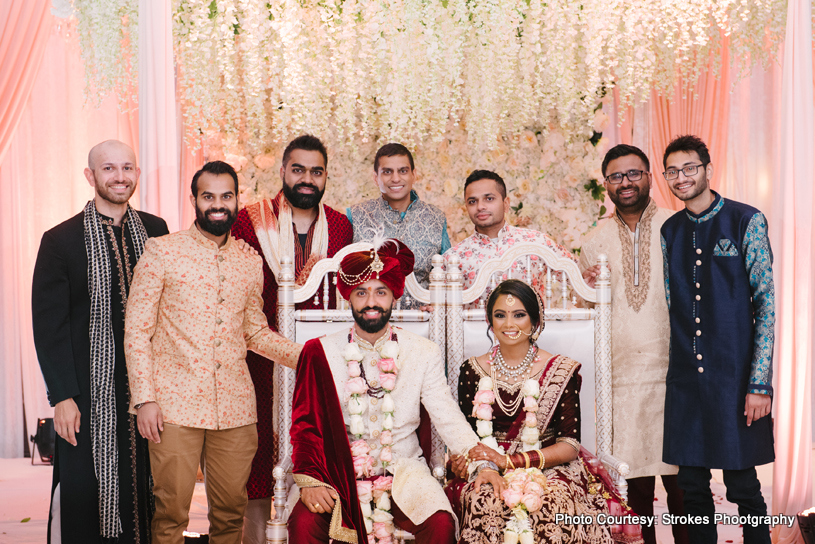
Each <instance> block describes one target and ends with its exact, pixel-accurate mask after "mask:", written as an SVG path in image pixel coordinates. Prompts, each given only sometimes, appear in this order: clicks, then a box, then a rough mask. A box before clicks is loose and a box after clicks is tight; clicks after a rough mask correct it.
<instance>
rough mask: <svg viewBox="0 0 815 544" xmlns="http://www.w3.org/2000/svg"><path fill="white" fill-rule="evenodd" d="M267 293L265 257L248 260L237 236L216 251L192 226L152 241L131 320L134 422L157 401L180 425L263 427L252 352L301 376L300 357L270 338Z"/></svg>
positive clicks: (128, 348)
mask: <svg viewBox="0 0 815 544" xmlns="http://www.w3.org/2000/svg"><path fill="white" fill-rule="evenodd" d="M262 289H263V270H262V261H261V257H260V256H259V255H249V254H246V253H244V252H243V251H242V250H241V249H239V248H238V246H237V245H236V244H235V242H234V240H233V238H232V236H230V237H229V238H228V239H227V241H226V243H225V244H224V245H223V246H222V247H218V245H217V244H216V243H215V242H213V241H212V240H210V239H208V238H206V237H205V236H204V235H203V234H201V232H200V231H199V230H198V228H197V227H196V226H195V225H194V224H193V226H192V227H191V228H190V229H189V230H185V231H180V232H176V233H174V234H169V235H167V236H162V237H160V238H151V239H150V240H148V241H147V244H146V245H145V247H144V254H143V255H142V258H141V259H139V263H138V265H136V269H135V271H134V274H133V285H132V287H131V289H130V297H129V298H128V301H127V315H126V317H125V338H124V343H125V357H126V359H127V374H128V378H129V380H130V392H131V399H130V406H131V412H132V413H135V412H134V407H135V406H136V405H137V404H141V403H144V402H148V401H155V402H157V403H158V405H159V407H160V408H161V411H162V415H163V417H164V421H166V422H168V423H173V424H175V425H182V426H185V427H196V428H199V429H231V428H233V427H241V426H243V425H249V424H252V423H255V421H257V411H256V406H255V389H254V387H253V385H252V378H251V376H250V375H249V369H248V368H247V366H246V350H247V349H251V350H252V351H255V352H257V353H259V354H261V355H263V356H264V357H266V358H268V359H271V360H273V361H275V362H276V363H279V364H283V365H286V366H289V367H292V368H294V366H295V365H296V364H297V358H298V356H299V355H300V351H301V349H302V346H300V345H299V344H295V343H294V342H291V341H289V340H286V339H285V338H283V337H282V336H280V335H279V334H277V333H275V332H272V331H271V330H270V329H269V326H268V325H267V323H266V316H265V315H264V314H263V301H262V300H261V296H260V293H261V290H262ZM269 364H271V363H269Z"/></svg>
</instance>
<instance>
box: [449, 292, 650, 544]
mask: <svg viewBox="0 0 815 544" xmlns="http://www.w3.org/2000/svg"><path fill="white" fill-rule="evenodd" d="M542 317H543V304H542V302H541V300H540V298H539V297H538V296H537V295H536V293H535V292H534V291H533V290H532V289H531V288H530V287H529V286H528V285H527V284H526V283H524V282H522V281H518V280H508V281H504V282H503V283H501V284H499V285H498V287H497V288H496V289H495V290H494V291H493V292H492V293H491V294H490V297H489V299H488V301H487V320H488V321H489V324H490V331H491V332H492V334H493V335H494V337H495V339H496V341H497V345H496V346H495V347H494V348H493V349H491V350H490V352H489V353H486V354H484V355H481V356H479V357H472V358H470V359H469V360H467V361H465V362H464V363H463V365H462V368H461V374H460V378H459V384H458V398H459V405H460V407H461V410H462V411H463V412H464V415H465V416H467V419H468V421H469V423H470V425H472V427H473V428H474V429H475V430H476V432H477V433H478V435H479V436H480V437H481V441H482V443H484V444H486V445H488V446H490V447H491V448H492V450H493V451H491V452H490V453H488V457H489V460H490V461H491V462H492V463H494V464H495V465H496V466H497V468H499V469H500V471H501V472H502V474H503V475H504V480H505V483H506V487H502V488H501V489H493V488H492V487H491V486H487V485H483V486H482V485H478V486H476V485H475V483H467V481H466V480H465V479H463V477H466V465H465V463H466V461H467V458H466V456H454V457H453V462H452V469H453V472H454V473H455V474H456V475H457V476H458V478H456V479H455V480H452V481H451V482H450V483H448V485H447V488H446V492H447V494H448V497H449V498H450V502H451V503H452V505H453V507H454V508H456V509H459V512H457V513H458V515H459V519H460V520H461V539H460V541H459V542H460V543H468V544H470V543H472V544H495V543H502V542H508V543H514V542H518V541H520V542H522V543H526V542H530V543H531V542H535V543H541V542H558V543H561V542H562V543H576V542H585V543H601V542H603V543H611V542H642V538H641V532H640V528H639V526H638V525H620V524H619V523H621V522H623V523H624V522H625V521H626V518H625V517H624V516H625V515H626V514H633V513H632V512H631V511H630V510H629V509H628V508H627V506H626V505H625V504H624V503H623V502H622V501H621V499H620V497H619V495H618V494H617V493H616V491H615V490H614V487H613V485H612V484H611V480H610V479H609V477H608V474H607V473H606V472H605V471H604V470H603V468H602V466H601V464H600V462H599V461H598V459H597V458H596V457H594V456H592V455H591V454H590V453H589V452H587V451H586V450H585V449H584V448H581V446H580V396H579V393H580V374H579V373H578V370H579V369H580V363H578V362H576V361H574V360H572V359H569V358H568V357H564V356H563V355H553V354H551V353H548V352H546V351H544V350H542V349H539V348H538V347H537V345H536V343H535V342H536V340H537V338H538V336H539V335H540V333H541V331H542V330H543V327H544V325H545V323H544V321H543V319H542ZM478 483H479V484H480V482H478ZM629 519H630V518H629Z"/></svg>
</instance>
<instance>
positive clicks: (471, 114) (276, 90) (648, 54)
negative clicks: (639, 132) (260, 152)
mask: <svg viewBox="0 0 815 544" xmlns="http://www.w3.org/2000/svg"><path fill="white" fill-rule="evenodd" d="M73 1H74V6H75V8H76V10H77V19H78V32H79V35H80V40H81V45H82V54H83V59H84V60H85V66H86V73H87V80H88V95H89V96H91V97H98V98H99V99H101V97H102V96H104V95H105V94H106V93H107V92H108V91H110V90H112V89H115V90H117V91H119V94H120V96H130V95H129V94H128V89H130V90H133V89H135V88H136V81H137V80H136V73H137V66H136V64H137V53H136V46H137V42H138V39H137V36H138V32H137V27H136V22H137V21H136V18H137V16H138V2H137V0H121V1H114V0H73ZM786 6H787V0H688V1H685V2H652V1H650V0H583V1H581V2H574V1H573V0H549V1H547V2H542V1H541V0H474V1H466V0H446V1H445V0H424V1H422V2H417V1H415V0H389V1H381V2H363V1H361V0H347V1H344V2H301V1H300V0H281V1H279V2H271V3H270V2H267V1H266V0H219V1H218V2H212V1H211V0H176V1H175V2H174V6H173V9H174V29H173V32H174V35H175V38H176V55H177V58H178V64H179V83H180V85H179V92H180V94H181V96H182V98H183V102H184V104H183V106H184V107H183V111H184V116H185V121H186V125H187V126H188V127H191V130H192V131H193V132H191V135H192V134H194V129H195V128H201V129H204V130H207V129H210V128H212V129H214V130H220V131H223V132H226V133H227V136H228V137H231V139H233V140H235V141H237V140H239V136H241V137H243V138H247V137H248V138H258V139H261V140H263V139H264V138H265V137H266V131H268V132H269V134H270V137H271V138H272V139H273V140H274V141H275V142H285V141H288V140H289V139H291V137H293V136H296V135H298V134H300V133H301V132H303V131H312V132H319V133H321V136H324V137H325V138H326V140H328V141H327V143H328V144H329V147H335V146H339V145H347V144H348V143H350V144H351V145H356V142H361V143H364V142H365V141H366V140H370V139H371V138H374V137H376V138H387V139H394V138H395V139H398V140H399V141H402V142H403V143H405V144H406V145H408V146H410V147H413V146H415V145H416V144H418V143H420V142H425V141H435V142H438V141H440V140H441V139H442V137H443V135H444V133H445V132H446V130H447V129H448V122H452V124H453V125H455V124H456V123H457V122H458V121H459V120H460V119H461V118H462V115H463V116H464V117H466V118H467V119H469V122H470V124H469V126H468V137H469V138H470V143H471V144H473V145H477V146H480V147H488V148H494V147H495V145H496V138H497V137H498V136H500V135H502V134H505V133H506V132H508V131H517V130H519V129H522V128H531V129H533V130H541V131H543V132H547V131H548V130H549V129H550V127H552V128H554V127H557V128H558V129H559V130H561V131H562V132H564V133H565V134H566V136H567V139H571V138H573V137H575V136H578V135H589V136H590V135H591V131H590V128H591V126H590V123H591V119H592V117H593V111H594V107H595V106H596V104H597V100H598V99H599V96H600V93H601V92H602V90H603V89H605V91H609V90H611V89H612V88H613V87H616V88H617V92H618V94H619V97H620V102H621V104H622V106H626V105H628V104H634V103H637V102H639V101H641V100H644V99H647V98H648V97H649V96H650V93H651V91H652V90H656V91H657V92H658V93H661V94H666V93H669V94H670V93H672V91H673V89H674V86H675V85H676V84H678V83H679V84H681V85H682V86H683V87H684V89H685V90H687V89H688V88H689V87H690V86H691V85H693V84H694V83H695V82H696V81H697V79H698V77H699V76H700V74H703V73H706V72H709V71H710V70H709V67H710V66H711V64H710V62H711V60H713V64H712V72H713V75H716V74H718V73H719V71H720V69H721V67H720V66H719V65H718V62H720V61H719V60H717V59H721V58H722V55H721V52H722V49H723V48H724V47H729V55H728V56H729V58H730V62H731V63H732V64H733V65H734V67H735V69H736V70H735V71H736V72H737V74H738V75H744V74H746V73H747V71H748V70H749V69H750V68H751V67H752V65H753V64H754V63H756V62H761V63H763V64H764V65H765V66H766V65H767V64H768V62H769V60H771V58H773V57H774V55H776V52H777V51H778V46H779V44H780V43H781V41H782V40H783V36H784V29H785V21H786ZM123 38H125V39H123ZM128 67H131V68H130V69H128ZM268 143H270V142H268V141H261V142H260V145H267V144H268Z"/></svg>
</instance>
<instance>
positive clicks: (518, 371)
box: [490, 344, 538, 415]
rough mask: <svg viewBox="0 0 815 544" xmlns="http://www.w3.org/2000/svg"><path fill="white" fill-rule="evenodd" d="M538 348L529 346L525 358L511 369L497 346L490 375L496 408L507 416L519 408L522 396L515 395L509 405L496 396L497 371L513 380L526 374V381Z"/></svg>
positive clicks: (499, 396)
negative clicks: (493, 387)
mask: <svg viewBox="0 0 815 544" xmlns="http://www.w3.org/2000/svg"><path fill="white" fill-rule="evenodd" d="M537 351H538V348H536V347H535V346H534V345H533V344H530V346H529V350H528V351H527V352H526V356H525V357H524V360H523V361H521V363H520V364H519V365H517V366H514V367H511V366H509V365H507V363H506V361H505V360H504V356H503V355H502V354H501V347H500V346H499V347H498V348H497V350H496V352H495V356H494V357H493V359H492V361H491V364H490V374H491V377H492V381H493V383H494V384H495V385H494V386H495V402H496V403H497V404H498V407H499V408H500V409H501V411H503V412H504V413H505V414H507V415H512V414H514V413H515V412H516V411H517V410H518V408H520V406H521V403H522V402H523V399H524V396H523V395H516V397H515V399H514V400H512V401H511V402H509V403H506V402H504V400H503V399H502V398H501V395H499V394H498V372H497V371H498V370H500V371H501V374H503V375H504V376H507V377H511V378H513V379H515V378H519V377H520V376H522V375H523V374H524V373H526V374H527V379H528V378H529V376H530V375H531V371H532V362H533V361H534V360H535V354H536V353H537Z"/></svg>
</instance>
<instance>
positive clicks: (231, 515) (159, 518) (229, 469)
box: [150, 423, 258, 544]
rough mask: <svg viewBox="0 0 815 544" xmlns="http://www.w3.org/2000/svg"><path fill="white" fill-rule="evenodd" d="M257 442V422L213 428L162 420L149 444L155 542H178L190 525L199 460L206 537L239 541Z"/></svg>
mask: <svg viewBox="0 0 815 544" xmlns="http://www.w3.org/2000/svg"><path fill="white" fill-rule="evenodd" d="M257 446H258V434H257V429H256V427H255V424H254V423H253V424H252V425H245V426H243V427H237V428H234V429H224V430H219V431H215V430H211V429H196V428H193V427H181V426H178V425H173V424H170V423H165V424H164V431H162V433H161V442H160V443H159V444H154V443H152V442H150V467H151V469H152V472H153V493H154V495H155V497H156V513H155V515H154V516H153V543H154V544H181V543H182V542H184V537H183V535H182V533H183V532H184V529H186V528H187V524H188V523H189V519H190V518H189V514H190V503H191V502H192V494H193V492H194V491H195V477H196V474H197V471H198V463H199V462H200V463H201V467H202V468H203V471H204V485H205V486H206V491H207V503H208V505H209V516H208V517H209V531H210V533H209V539H210V540H209V541H210V542H211V543H212V544H240V541H241V527H242V526H243V512H244V509H245V508H246V502H247V495H246V481H247V480H248V479H249V471H250V470H251V468H252V458H254V456H255V451H256V450H257Z"/></svg>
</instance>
